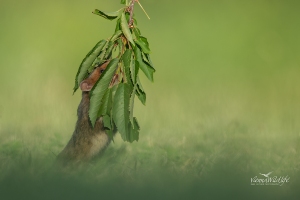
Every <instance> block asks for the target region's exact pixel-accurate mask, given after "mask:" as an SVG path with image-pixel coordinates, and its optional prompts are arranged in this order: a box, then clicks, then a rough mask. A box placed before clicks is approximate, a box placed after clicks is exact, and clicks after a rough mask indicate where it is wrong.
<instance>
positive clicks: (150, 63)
mask: <svg viewBox="0 0 300 200" xmlns="http://www.w3.org/2000/svg"><path fill="white" fill-rule="evenodd" d="M144 55H145V57H146V60H147V61H148V63H149V65H150V66H151V67H152V68H153V69H155V68H154V65H153V63H152V61H151V58H150V55H149V54H144Z"/></svg>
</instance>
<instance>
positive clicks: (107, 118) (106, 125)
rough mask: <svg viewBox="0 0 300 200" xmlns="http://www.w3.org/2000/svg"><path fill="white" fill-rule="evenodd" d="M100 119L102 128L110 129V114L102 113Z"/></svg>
mask: <svg viewBox="0 0 300 200" xmlns="http://www.w3.org/2000/svg"><path fill="white" fill-rule="evenodd" d="M102 121H103V126H104V128H108V129H109V130H111V121H110V116H109V115H104V116H103V117H102Z"/></svg>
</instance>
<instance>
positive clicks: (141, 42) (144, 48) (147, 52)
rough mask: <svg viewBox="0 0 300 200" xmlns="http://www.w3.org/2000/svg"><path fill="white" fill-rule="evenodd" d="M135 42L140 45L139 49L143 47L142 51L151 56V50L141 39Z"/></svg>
mask: <svg viewBox="0 0 300 200" xmlns="http://www.w3.org/2000/svg"><path fill="white" fill-rule="evenodd" d="M134 42H135V43H136V44H137V45H139V47H141V49H142V51H143V52H144V53H146V54H149V53H150V48H149V46H148V45H147V44H146V43H144V42H143V41H142V40H141V38H140V39H139V40H134Z"/></svg>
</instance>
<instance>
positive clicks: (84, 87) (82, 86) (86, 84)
mask: <svg viewBox="0 0 300 200" xmlns="http://www.w3.org/2000/svg"><path fill="white" fill-rule="evenodd" d="M92 88H93V85H91V84H89V82H88V81H87V80H84V81H82V82H81V83H80V89H81V90H82V91H84V92H86V91H91V89H92Z"/></svg>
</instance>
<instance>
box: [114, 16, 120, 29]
mask: <svg viewBox="0 0 300 200" xmlns="http://www.w3.org/2000/svg"><path fill="white" fill-rule="evenodd" d="M120 24H121V19H120V18H118V20H117V24H116V28H115V32H117V31H118V30H121V26H120Z"/></svg>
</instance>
